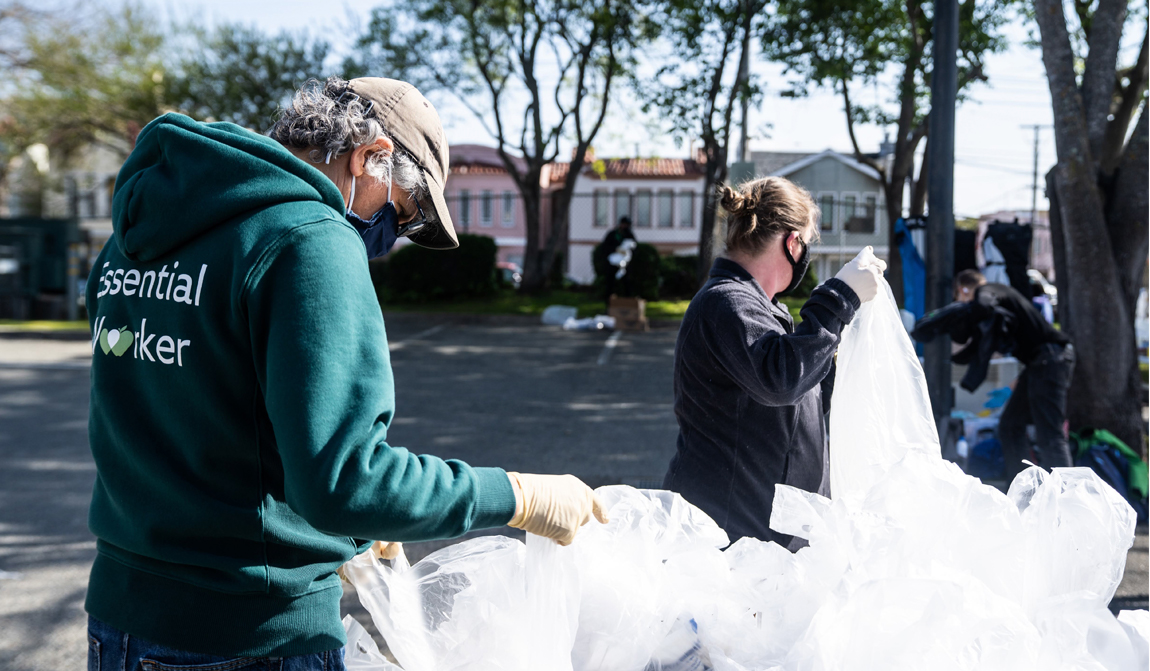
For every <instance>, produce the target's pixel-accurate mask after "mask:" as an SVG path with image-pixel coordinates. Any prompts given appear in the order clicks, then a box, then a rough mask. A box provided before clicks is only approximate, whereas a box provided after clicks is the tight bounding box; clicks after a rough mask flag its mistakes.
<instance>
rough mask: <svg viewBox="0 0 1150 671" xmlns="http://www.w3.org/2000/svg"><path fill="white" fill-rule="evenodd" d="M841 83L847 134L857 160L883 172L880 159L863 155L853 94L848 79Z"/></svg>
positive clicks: (880, 172)
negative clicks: (857, 131)
mask: <svg viewBox="0 0 1150 671" xmlns="http://www.w3.org/2000/svg"><path fill="white" fill-rule="evenodd" d="M839 84H840V85H841V86H842V92H843V106H844V107H845V108H846V116H847V135H849V136H850V138H851V147H852V148H853V149H854V150H855V160H856V161H858V162H859V163H864V164H866V165H869V166H870V167H872V168H874V169H875V170H877V171H878V173H879V174H882V172H883V169H882V164H880V163H879V162H878V161H876V160H874V159H873V158H871V157H869V156H865V155H863V152H862V149H860V148H859V141H858V139H857V138H856V137H855V119H854V108H853V107H852V106H851V95H850V91H848V90H847V80H846V79H842V80H840V81H839Z"/></svg>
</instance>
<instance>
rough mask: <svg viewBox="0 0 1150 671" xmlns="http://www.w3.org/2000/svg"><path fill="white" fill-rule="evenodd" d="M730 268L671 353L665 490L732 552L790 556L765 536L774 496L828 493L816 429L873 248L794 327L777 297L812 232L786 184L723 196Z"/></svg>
mask: <svg viewBox="0 0 1150 671" xmlns="http://www.w3.org/2000/svg"><path fill="white" fill-rule="evenodd" d="M722 205H723V208H724V209H725V210H726V211H727V212H728V213H729V214H728V217H727V249H726V257H725V258H719V259H716V260H715V263H714V265H713V266H712V268H711V276H710V279H709V280H708V281H707V283H706V284H705V285H704V286H703V288H702V289H701V290H700V291H699V293H698V294H696V295H695V297H694V298H693V299H692V300H691V304H690V306H689V307H688V308H687V313H686V315H685V316H684V318H683V323H682V325H681V326H680V328H679V338H678V342H677V343H676V344H675V369H674V392H675V406H674V407H675V416H676V418H677V420H678V422H679V438H678V443H677V450H676V453H675V456H674V457H673V458H672V459H671V464H670V468H669V470H668V471H667V475H666V477H665V478H664V480H663V487H664V489H669V490H672V491H675V492H679V493H680V494H682V495H683V497H684V498H685V499H687V500H688V501H690V502H691V503H693V504H695V505H696V506H698V507H699V508H701V509H702V510H703V511H704V512H706V513H707V514H708V515H710V516H711V518H712V519H714V520H715V522H716V523H718V525H719V526H720V527H722V528H723V529H724V530H726V532H727V534H728V535H729V536H730V538H731V541H732V542H734V541H736V540H738V539H739V538H741V537H744V536H751V537H754V538H758V539H760V540H765V541H776V542H778V543H779V544H780V545H783V546H785V547H787V548H789V549H791V550H792V551H794V550H797V549H798V548H800V547H802V546H803V545H805V543H806V542H805V541H803V540H802V539H797V538H794V537H792V536H787V535H783V534H779V533H776V532H774V531H772V530H771V529H770V527H769V522H770V519H771V506H772V504H773V502H774V496H775V486H776V485H777V484H787V485H792V486H794V487H798V488H800V489H804V490H806V491H810V492H819V493H822V494H827V493H828V489H829V487H828V483H829V480H828V477H827V475H828V471H827V465H828V459H829V455H828V453H827V448H826V432H825V423H824V420H823V416H824V414H825V413H826V412H827V410H828V402H829V399H830V387H831V384H832V383H833V370H834V355H835V351H836V349H837V348H838V344H839V335H840V334H841V332H842V329H843V327H844V326H845V325H846V324H847V323H849V322H850V320H851V319H852V318H853V317H854V314H855V310H857V309H858V307H859V305H860V304H861V302H862V301H866V300H870V299H871V298H873V297H874V296H875V294H876V293H877V291H878V287H879V282H880V277H881V274H882V271H883V270H884V269H885V267H886V266H885V264H884V263H883V262H882V261H880V260H878V259H876V258H875V257H874V254H873V250H871V248H869V247H868V248H866V249H865V250H863V251H862V252H861V253H860V254H859V255H858V256H857V257H856V258H855V259H854V260H852V261H851V262H850V263H848V264H847V265H846V266H845V267H844V268H843V270H842V271H840V272H839V274H838V275H837V276H836V277H835V278H832V279H830V280H828V281H827V282H826V283H824V284H823V285H821V286H819V287H818V288H817V289H815V290H814V291H813V292H812V293H811V297H810V300H808V301H807V302H806V304H805V305H804V306H803V308H802V310H801V314H802V318H803V320H802V323H801V324H799V325H798V326H795V324H794V321H793V320H792V319H791V315H790V312H789V311H788V310H787V307H786V306H785V305H782V304H780V303H779V301H778V299H777V298H776V296H777V295H778V294H780V293H783V292H785V291H790V290H792V289H794V288H795V287H796V286H798V284H799V282H800V281H801V280H802V278H803V275H804V274H805V272H806V269H807V265H808V263H809V261H810V250H809V248H808V245H809V244H810V241H811V239H812V238H813V237H814V236H815V235H816V234H817V231H818V213H819V210H818V207H817V206H816V205H815V203H814V201H813V200H812V199H811V196H810V194H809V193H807V192H806V191H805V190H803V189H802V188H800V187H798V186H795V185H794V184H792V183H791V182H789V181H787V180H786V179H783V178H781V177H766V178H763V179H759V180H756V181H754V182H751V183H750V184H748V185H745V186H744V187H743V188H742V191H741V192H737V191H734V190H732V189H730V188H726V187H724V189H723V191H722Z"/></svg>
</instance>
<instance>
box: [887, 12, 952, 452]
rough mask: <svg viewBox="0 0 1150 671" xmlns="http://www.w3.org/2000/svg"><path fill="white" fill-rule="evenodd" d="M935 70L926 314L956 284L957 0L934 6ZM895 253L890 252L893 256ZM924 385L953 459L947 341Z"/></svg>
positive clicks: (930, 347)
mask: <svg viewBox="0 0 1150 671" xmlns="http://www.w3.org/2000/svg"><path fill="white" fill-rule="evenodd" d="M934 8H935V9H934V11H935V14H934V68H933V74H932V75H931V86H930V142H929V143H928V145H927V151H928V152H929V154H928V160H929V161H930V165H929V166H928V168H927V170H928V173H927V174H928V177H927V178H928V179H929V180H930V181H929V182H928V188H927V203H928V206H929V212H928V214H927V228H926V309H927V311H928V312H929V311H931V310H937V309H938V308H941V307H942V306H944V305H947V304H949V303H950V302H951V300H952V298H953V288H952V285H953V282H954V108H955V99H956V97H957V95H958V63H957V53H958V0H939V1H938V2H936V3H935V6H934ZM891 251H892V252H894V250H891ZM925 354H926V370H925V372H926V382H927V388H928V389H929V390H930V405H931V408H933V410H934V421H935V425H936V426H937V427H938V434H939V436H938V437H939V440H940V441H941V442H942V454H943V456H944V457H947V456H950V455H951V454H953V450H954V448H953V445H954V442H955V436H952V435H950V430H949V427H950V409H951V407H952V406H953V404H954V392H953V390H952V388H951V386H950V384H951V382H950V366H951V363H950V338H935V339H934V340H932V341H931V342H929V343H927V344H926V347H925Z"/></svg>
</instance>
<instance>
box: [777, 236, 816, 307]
mask: <svg viewBox="0 0 1150 671" xmlns="http://www.w3.org/2000/svg"><path fill="white" fill-rule="evenodd" d="M799 244H800V245H802V246H803V253H802V254H801V255H800V256H799V260H798V261H796V260H795V259H794V257H793V256H791V246H790V245H788V244H787V242H786V239H785V238H784V239H783V253H784V254H786V255H787V260H788V261H790V262H791V283H790V284H788V285H787V288H786V289H783V293H784V294H788V293H790V292H792V291H794V290H795V289H798V288H799V283H800V282H802V281H803V276H804V275H806V274H807V266H809V265H811V248H810V247H807V243H805V242H803V239H802V238H799Z"/></svg>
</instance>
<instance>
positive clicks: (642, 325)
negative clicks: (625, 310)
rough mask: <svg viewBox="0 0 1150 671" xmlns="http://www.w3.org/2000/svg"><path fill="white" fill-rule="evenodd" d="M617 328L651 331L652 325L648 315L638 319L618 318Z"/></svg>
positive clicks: (621, 329) (616, 321) (620, 329)
mask: <svg viewBox="0 0 1150 671" xmlns="http://www.w3.org/2000/svg"><path fill="white" fill-rule="evenodd" d="M615 328H616V329H617V330H619V331H650V330H651V326H650V325H649V324H648V323H647V318H646V317H639V318H638V319H616V320H615Z"/></svg>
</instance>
